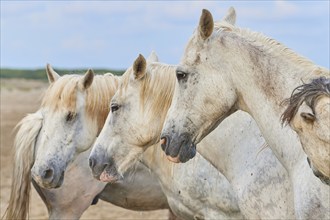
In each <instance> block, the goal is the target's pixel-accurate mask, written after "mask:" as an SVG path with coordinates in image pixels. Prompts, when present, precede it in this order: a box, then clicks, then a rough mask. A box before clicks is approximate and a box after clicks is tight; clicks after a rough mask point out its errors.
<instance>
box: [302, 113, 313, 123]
mask: <svg viewBox="0 0 330 220" xmlns="http://www.w3.org/2000/svg"><path fill="white" fill-rule="evenodd" d="M300 116H301V117H302V118H303V119H304V121H305V122H307V123H313V122H314V121H315V115H314V114H311V113H307V112H302V113H300Z"/></svg>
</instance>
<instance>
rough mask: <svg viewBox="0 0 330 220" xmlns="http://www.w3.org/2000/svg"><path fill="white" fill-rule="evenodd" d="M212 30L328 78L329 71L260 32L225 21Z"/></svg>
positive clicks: (313, 73) (215, 25)
mask: <svg viewBox="0 0 330 220" xmlns="http://www.w3.org/2000/svg"><path fill="white" fill-rule="evenodd" d="M214 30H215V32H216V34H217V36H218V35H219V34H220V33H221V32H224V31H225V32H230V33H234V34H235V35H237V36H239V37H241V38H243V39H245V40H246V41H247V42H249V43H250V44H251V45H253V46H255V47H259V48H260V47H261V48H262V49H263V51H265V52H267V51H268V52H271V53H278V54H280V55H281V56H286V57H287V59H290V60H292V62H294V63H297V64H298V65H300V66H302V68H305V69H308V70H310V71H309V72H310V73H311V74H312V75H317V76H329V70H328V69H326V68H323V67H320V66H317V65H315V64H314V63H313V62H312V61H311V60H309V59H307V58H305V57H303V56H301V55H299V54H297V53H296V52H294V51H293V50H292V49H290V48H288V47H286V46H284V45H283V44H282V43H280V42H278V41H276V40H274V39H272V38H269V37H267V36H265V35H264V34H262V33H260V32H254V31H251V30H248V29H243V28H239V27H236V26H234V25H232V24H230V23H228V22H226V21H220V22H216V23H215V24H214Z"/></svg>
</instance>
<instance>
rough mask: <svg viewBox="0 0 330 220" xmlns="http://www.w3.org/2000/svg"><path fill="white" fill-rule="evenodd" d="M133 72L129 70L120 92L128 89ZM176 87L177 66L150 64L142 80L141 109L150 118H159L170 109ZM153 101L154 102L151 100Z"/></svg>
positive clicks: (124, 76) (125, 74) (124, 77)
mask: <svg viewBox="0 0 330 220" xmlns="http://www.w3.org/2000/svg"><path fill="white" fill-rule="evenodd" d="M132 74H133V70H132V69H131V68H130V69H128V70H127V71H126V72H125V73H124V75H123V79H122V84H121V85H120V88H119V92H120V93H121V92H123V91H125V90H126V89H127V86H128V84H129V81H130V78H131V75H132ZM174 87H175V66H172V65H165V64H161V63H152V64H148V67H147V72H146V73H145V75H144V76H143V78H142V79H141V87H140V107H141V108H142V109H143V111H145V112H146V114H148V115H149V116H150V118H153V117H159V116H160V115H162V114H161V113H162V112H163V111H164V109H165V110H167V109H168V108H169V106H170V105H171V102H172V96H173V92H174ZM151 99H152V100H151Z"/></svg>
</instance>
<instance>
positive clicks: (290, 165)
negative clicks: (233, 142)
mask: <svg viewBox="0 0 330 220" xmlns="http://www.w3.org/2000/svg"><path fill="white" fill-rule="evenodd" d="M233 20H235V13H234V9H232V8H231V9H230V10H229V13H228V14H227V16H226V17H225V18H224V19H223V20H222V21H221V22H220V23H217V24H216V26H215V27H214V22H213V18H212V15H211V13H210V12H209V11H207V10H205V9H204V10H203V13H202V16H201V18H200V22H199V26H198V28H197V30H196V31H195V32H194V34H193V36H192V37H191V39H190V40H189V42H188V45H187V47H186V49H185V53H184V56H183V58H182V60H181V63H180V65H179V66H178V68H177V70H176V77H177V84H176V88H175V94H174V97H173V103H172V105H171V108H170V110H169V112H168V115H167V118H166V121H165V124H164V128H163V131H162V136H161V137H162V144H163V148H164V151H165V153H166V155H168V157H169V158H170V159H171V160H172V161H175V162H180V161H187V160H188V159H189V158H191V157H192V156H193V155H194V152H195V147H196V144H197V143H199V142H200V141H201V140H202V139H203V138H204V137H205V136H206V135H207V134H209V133H210V132H211V131H212V130H213V129H214V128H216V127H217V126H218V125H219V124H220V123H221V121H222V120H223V119H225V118H226V117H228V116H229V115H230V114H231V113H233V112H235V111H236V110H238V109H240V110H243V111H246V112H247V113H249V114H250V115H251V116H252V117H253V118H254V119H255V121H256V123H257V124H258V127H259V128H260V130H261V132H262V134H263V136H264V137H265V139H266V141H267V143H268V145H269V147H270V148H271V149H272V151H273V152H274V154H275V155H276V157H277V158H278V160H279V161H280V162H281V163H282V164H283V166H284V167H285V169H286V170H287V171H288V173H289V178H290V182H291V184H292V187H293V197H294V206H295V213H296V217H297V218H303V219H329V218H330V190H329V186H327V185H325V184H323V183H322V182H321V181H320V180H319V179H318V178H317V177H315V176H314V175H313V173H312V171H311V169H310V168H309V167H308V163H307V160H306V155H305V154H304V152H303V150H302V147H301V144H300V141H299V139H298V138H297V135H296V134H295V133H294V132H293V131H292V130H291V129H289V128H283V127H282V125H281V122H280V120H279V119H280V117H281V114H282V112H283V111H284V109H283V106H281V103H282V101H283V100H284V99H285V98H287V97H290V93H291V91H293V89H294V88H296V87H297V86H298V85H299V84H300V82H301V81H300V80H301V79H302V78H304V79H309V78H313V77H316V76H320V75H324V76H329V70H327V69H324V68H321V67H319V66H316V65H315V64H313V63H312V62H311V61H309V60H307V59H305V58H302V57H300V56H299V55H297V54H296V53H294V52H293V51H291V50H290V49H288V48H286V47H285V46H283V45H282V44H280V43H278V42H277V41H275V40H273V39H270V38H267V37H265V36H263V35H262V34H260V33H256V32H252V31H249V30H245V29H241V28H238V27H235V26H234V25H233V22H232V21H233ZM213 29H215V30H214V31H213ZM304 81H307V80H304ZM221 155H222V152H217V155H214V157H218V158H221Z"/></svg>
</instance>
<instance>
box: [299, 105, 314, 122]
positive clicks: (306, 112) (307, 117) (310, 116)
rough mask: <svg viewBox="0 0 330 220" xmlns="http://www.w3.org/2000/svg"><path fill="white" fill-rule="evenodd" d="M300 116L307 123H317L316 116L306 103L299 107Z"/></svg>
mask: <svg viewBox="0 0 330 220" xmlns="http://www.w3.org/2000/svg"><path fill="white" fill-rule="evenodd" d="M298 111H299V112H300V116H301V117H302V119H303V120H304V121H305V122H307V123H313V122H314V121H315V119H316V118H315V115H314V113H313V110H312V109H311V107H309V106H308V105H307V104H306V103H305V102H303V103H302V104H301V106H300V107H299V110H298Z"/></svg>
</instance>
